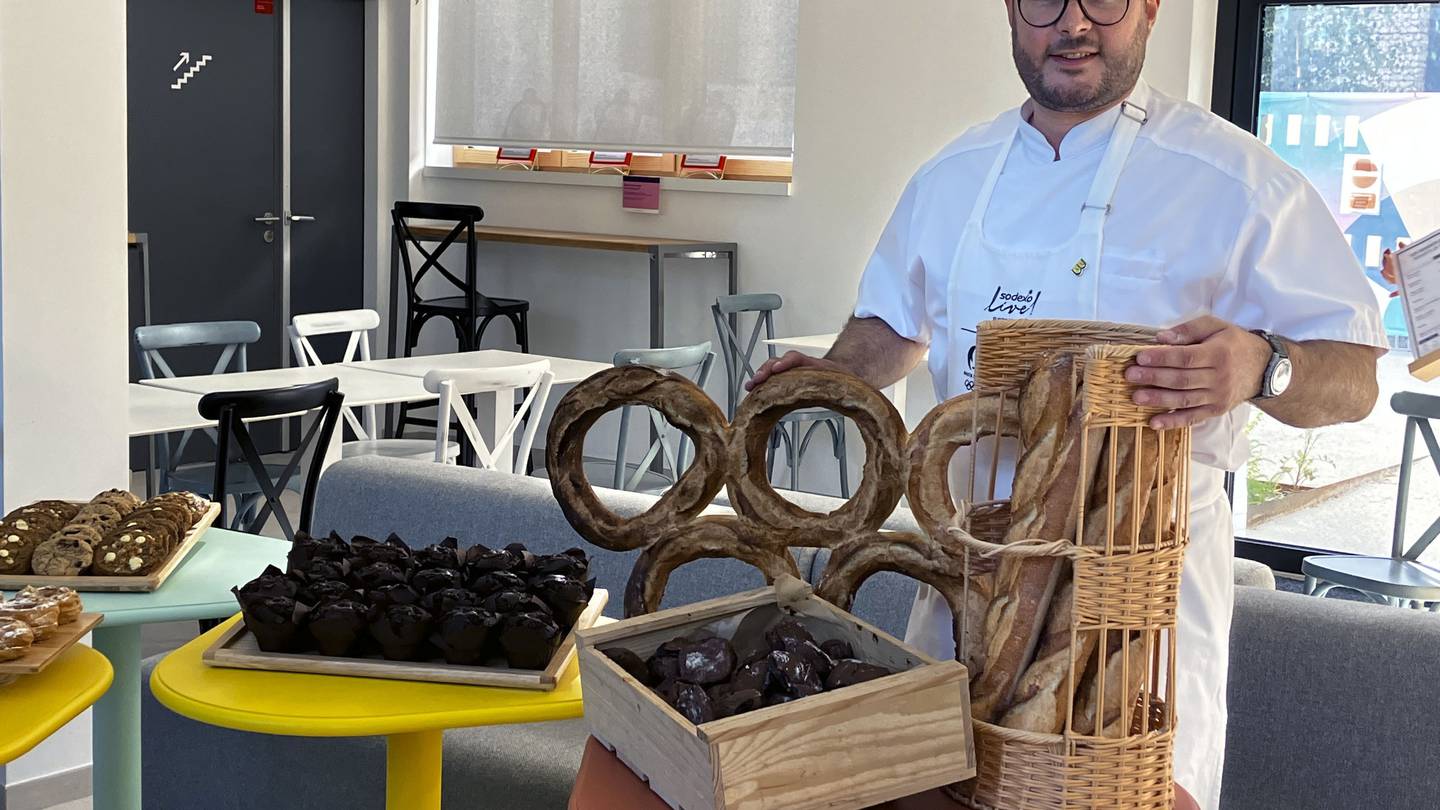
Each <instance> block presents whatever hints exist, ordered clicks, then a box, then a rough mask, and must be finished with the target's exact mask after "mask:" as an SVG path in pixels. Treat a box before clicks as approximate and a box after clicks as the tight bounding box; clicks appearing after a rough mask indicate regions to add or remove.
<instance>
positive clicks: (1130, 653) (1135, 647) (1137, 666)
mask: <svg viewBox="0 0 1440 810" xmlns="http://www.w3.org/2000/svg"><path fill="white" fill-rule="evenodd" d="M1127 637H1128V643H1126V639H1127ZM1106 646H1107V648H1108V655H1107V657H1106V661H1105V668H1104V675H1103V677H1104V678H1105V717H1104V720H1102V721H1101V726H1100V730H1099V731H1098V732H1097V731H1096V730H1095V705H1096V702H1097V701H1098V700H1099V699H1100V695H1099V685H1098V682H1097V681H1096V672H1097V671H1098V670H1092V671H1091V672H1089V673H1088V674H1087V675H1086V677H1085V679H1084V685H1083V686H1081V688H1080V694H1079V696H1078V697H1077V698H1076V701H1075V732H1076V733H1077V734H1083V735H1086V736H1097V737H1123V736H1125V735H1126V734H1128V733H1130V723H1131V720H1132V717H1133V714H1134V708H1135V704H1136V703H1137V702H1138V701H1139V699H1140V690H1141V689H1142V688H1143V687H1144V685H1145V675H1146V671H1145V670H1146V667H1145V645H1144V644H1143V643H1141V639H1140V637H1137V636H1135V635H1133V634H1129V633H1124V632H1114V633H1112V634H1111V636H1110V640H1109V643H1108V644H1107V645H1106ZM1122 678H1123V679H1125V680H1122Z"/></svg>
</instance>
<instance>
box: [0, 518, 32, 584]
mask: <svg viewBox="0 0 1440 810" xmlns="http://www.w3.org/2000/svg"><path fill="white" fill-rule="evenodd" d="M41 539H42V538H41V536H40V533H39V532H37V531H35V530H34V529H12V528H10V527H9V526H7V525H5V524H4V523H0V574H28V573H30V558H31V557H33V556H34V555H35V547H36V546H38V545H40V540H41Z"/></svg>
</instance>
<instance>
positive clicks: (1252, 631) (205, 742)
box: [143, 458, 1440, 810]
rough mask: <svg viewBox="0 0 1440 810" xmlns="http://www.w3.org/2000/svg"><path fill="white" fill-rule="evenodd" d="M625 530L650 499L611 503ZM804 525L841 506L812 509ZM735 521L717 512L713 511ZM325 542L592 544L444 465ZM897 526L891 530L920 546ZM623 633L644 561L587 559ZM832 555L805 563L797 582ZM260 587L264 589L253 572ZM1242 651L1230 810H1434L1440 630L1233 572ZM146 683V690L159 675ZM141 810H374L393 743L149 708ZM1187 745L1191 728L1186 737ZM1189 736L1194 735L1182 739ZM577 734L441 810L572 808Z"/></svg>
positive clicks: (539, 739) (366, 462)
mask: <svg viewBox="0 0 1440 810" xmlns="http://www.w3.org/2000/svg"><path fill="white" fill-rule="evenodd" d="M602 497H603V498H604V499H605V501H606V502H607V504H608V505H609V506H610V507H611V508H612V509H614V510H615V511H617V512H619V513H621V514H633V513H638V512H639V511H642V510H644V509H645V508H647V507H648V506H649V504H650V503H651V502H652V499H651V498H649V497H647V496H644V495H637V494H633V493H621V492H609V491H605V492H602ZM803 501H804V503H803V505H805V506H807V507H808V508H813V509H818V510H824V509H827V508H833V504H834V503H835V502H834V501H833V500H830V499H825V498H819V497H810V498H803ZM716 508H717V509H718V510H721V511H725V510H724V507H723V503H722V504H721V505H719V506H717V507H716ZM315 527H316V529H317V530H318V531H330V530H332V529H333V530H335V531H338V532H340V533H341V534H342V535H347V536H349V535H353V534H369V535H378V536H382V537H383V536H384V535H385V534H387V533H388V532H390V531H392V530H393V531H396V532H398V533H399V534H400V535H401V536H402V537H405V538H406V539H407V540H411V541H414V542H431V541H433V540H435V539H438V538H441V537H444V536H447V535H453V536H456V537H459V538H460V539H461V541H462V542H463V543H466V544H470V543H476V542H479V543H485V544H487V545H504V544H506V543H509V542H514V541H521V542H524V543H526V545H528V546H529V547H531V548H533V549H537V550H542V551H559V550H563V549H565V548H567V547H570V546H573V545H580V544H581V541H580V540H579V538H578V537H577V536H576V535H575V534H574V532H573V530H572V529H571V528H570V526H569V524H568V523H567V522H566V521H565V519H564V516H563V515H562V514H561V513H560V510H559V508H558V507H557V506H556V504H555V502H554V498H553V497H552V496H551V494H550V489H549V485H548V483H547V482H545V481H542V480H539V479H532V478H523V477H519V476H513V475H504V474H498V473H489V472H484V471H480V470H473V469H467V468H455V467H442V466H439V465H434V464H422V463H413V462H396V461H387V460H383V459H364V458H362V459H352V460H346V461H343V462H340V463H339V464H336V465H335V466H334V467H332V468H330V470H328V471H327V473H326V475H325V477H324V479H323V480H322V481H321V484H320V488H319V496H318V501H317V509H316V519H315ZM913 527H914V524H913V521H912V520H911V518H910V516H909V514H908V512H905V511H904V510H900V511H897V513H896V515H895V516H894V517H893V518H892V520H891V523H890V524H889V526H888V528H896V529H902V528H911V529H913ZM587 550H589V551H590V552H591V555H592V557H593V559H594V563H593V570H594V572H595V573H596V575H597V576H598V577H599V580H600V584H601V586H602V587H606V588H608V589H610V591H611V593H612V594H614V598H613V599H612V602H611V606H610V609H609V610H608V611H607V612H608V613H610V614H611V615H619V612H620V604H619V602H620V595H621V593H623V587H624V583H625V580H626V578H627V577H628V575H629V571H630V566H631V564H632V562H633V560H634V553H633V552H632V553H629V554H615V553H609V552H603V551H599V550H596V549H593V548H591V549H587ZM825 554H826V552H823V551H822V552H820V553H818V554H817V553H815V552H813V551H805V552H801V553H799V554H797V560H798V562H799V563H800V570H801V571H802V572H809V573H810V574H811V575H813V574H815V573H818V572H819V571H820V570H821V569H822V568H823V566H824V563H825V560H826V557H825V556H824V555H825ZM257 573H258V572H257ZM1237 580H1239V581H1242V582H1246V581H1249V582H1254V583H1255V584H1258V585H1260V586H1261V587H1243V588H1239V589H1237V594H1236V603H1235V630H1234V635H1233V638H1232V641H1231V647H1232V661H1231V682H1230V704H1231V721H1230V734H1229V739H1228V746H1227V770H1226V782H1225V797H1224V802H1223V805H1224V807H1225V808H1226V810H1248V809H1249V808H1257V810H1258V808H1265V809H1266V810H1271V809H1272V808H1288V807H1296V808H1300V807H1304V808H1328V807H1337V808H1338V807H1376V808H1395V809H1396V810H1400V809H1401V808H1412V807H1413V808H1421V807H1427V808H1428V807H1434V806H1436V805H1437V803H1440V788H1437V787H1436V784H1437V781H1440V747H1437V745H1436V740H1435V736H1436V735H1435V734H1434V731H1435V730H1436V729H1440V700H1437V697H1440V694H1437V692H1440V690H1437V688H1436V687H1435V686H1434V685H1433V682H1434V678H1433V674H1434V673H1436V672H1440V619H1437V618H1436V617H1435V616H1434V615H1433V614H1425V615H1419V614H1412V613H1408V612H1404V611H1399V610H1393V609H1387V608H1381V607H1378V606H1372V605H1367V604H1361V603H1354V602H1341V601H1338V600H1315V599H1308V598H1304V597H1299V596H1295V595H1292V594H1286V593H1277V592H1275V591H1273V590H1269V589H1267V588H1266V587H1264V586H1265V585H1267V584H1268V585H1270V587H1273V579H1271V578H1268V571H1266V570H1262V569H1257V568H1255V567H1254V566H1241V567H1238V568H1237ZM760 584H762V580H761V578H760V575H759V574H758V572H756V571H755V570H754V569H751V568H749V567H748V566H746V565H744V564H742V563H738V562H735V561H731V560H704V561H701V562H697V563H695V564H692V565H689V566H686V567H684V568H682V569H680V570H679V571H677V572H676V573H675V575H674V576H672V577H671V580H670V586H669V590H668V592H667V595H666V605H667V606H669V605H675V604H684V603H687V602H692V601H697V600H701V599H708V598H712V597H716V596H723V595H726V594H730V593H734V592H736V591H740V590H745V589H748V588H752V587H757V586H759V585H760ZM914 592H915V584H914V582H913V581H911V580H909V579H907V578H904V577H900V576H896V575H889V574H882V575H879V576H877V577H874V578H872V579H871V581H869V582H868V583H866V585H865V587H864V588H862V590H861V593H860V595H859V598H858V599H857V602H856V606H855V611H856V612H857V613H858V614H859V615H861V616H862V617H864V618H866V619H868V620H870V621H872V622H874V623H875V624H877V625H879V626H880V627H882V628H884V629H886V630H888V631H890V632H892V633H895V634H896V635H903V632H904V625H905V619H906V616H907V615H908V612H909V606H910V602H911V599H912V597H913V595H914ZM153 664H154V662H153V661H151V662H148V663H147V666H153ZM147 675H148V673H147ZM143 722H144V739H145V757H144V762H145V769H144V790H145V807H146V808H156V809H157V810H169V808H193V807H197V806H204V807H207V808H208V810H222V809H224V808H251V807H277V808H316V809H317V810H318V809H319V808H354V809H356V810H363V809H364V808H380V807H382V806H383V805H384V784H383V782H384V772H385V752H384V741H383V740H382V739H378V738H359V739H347V740H334V739H309V738H284V737H267V736H263V735H256V734H248V733H242V732H233V731H227V730H224V729H218V728H213V727H209V726H205V725H203V724H200V723H196V722H194V721H191V720H187V719H185V718H182V717H179V716H177V715H175V714H173V713H171V712H169V711H168V710H167V709H165V708H164V707H162V706H160V705H159V704H158V703H156V702H155V701H154V699H153V698H151V697H149V696H148V694H147V696H146V700H145V706H144V717H143ZM1182 728H1183V727H1182ZM1182 733H1183V731H1182ZM584 735H585V731H584V725H583V721H568V722H559V723H546V724H539V725H530V726H504V727H494V728H479V729H465V730H459V731H454V732H450V733H447V735H446V740H445V743H446V767H445V784H444V794H445V805H446V806H447V807H455V808H467V809H468V808H477V809H478V808H495V810H525V809H528V808H547V809H549V808H563V807H564V806H565V804H566V799H567V797H568V795H569V790H570V785H571V782H572V781H573V779H574V774H575V770H576V768H577V767H578V765H579V757H580V751H581V746H582V743H583V740H584Z"/></svg>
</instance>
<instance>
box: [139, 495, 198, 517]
mask: <svg viewBox="0 0 1440 810" xmlns="http://www.w3.org/2000/svg"><path fill="white" fill-rule="evenodd" d="M149 502H150V503H174V504H177V505H179V506H183V507H185V508H186V509H188V510H189V511H190V522H191V523H194V522H195V521H197V520H199V519H200V518H201V517H204V515H205V513H206V512H208V511H210V501H208V500H206V499H205V498H202V497H201V496H199V495H196V494H195V493H193V492H167V493H165V494H164V495H157V496H156V497H154V498H151V499H150V501H149Z"/></svg>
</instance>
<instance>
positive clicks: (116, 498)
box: [90, 489, 141, 515]
mask: <svg viewBox="0 0 1440 810" xmlns="http://www.w3.org/2000/svg"><path fill="white" fill-rule="evenodd" d="M90 503H103V504H105V505H106V506H110V507H113V508H114V509H115V511H117V512H119V513H120V514H122V515H124V514H127V513H129V512H130V510H132V509H134V508H135V507H137V506H139V505H140V503H141V501H140V499H139V498H137V497H136V496H135V494H134V493H132V492H128V491H126V490H123V489H107V490H105V491H104V492H102V493H100V494H99V495H96V496H95V497H94V498H91V499H90Z"/></svg>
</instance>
